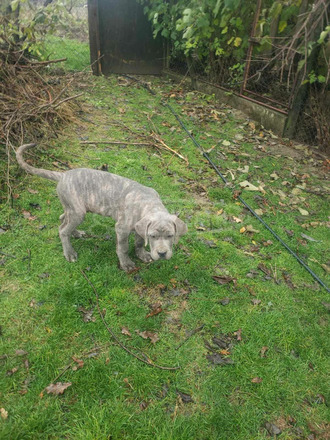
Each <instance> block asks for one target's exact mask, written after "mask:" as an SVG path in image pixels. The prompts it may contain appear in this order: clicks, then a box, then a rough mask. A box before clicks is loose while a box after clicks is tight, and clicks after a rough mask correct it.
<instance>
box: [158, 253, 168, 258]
mask: <svg viewBox="0 0 330 440" xmlns="http://www.w3.org/2000/svg"><path fill="white" fill-rule="evenodd" d="M158 255H159V258H165V257H166V252H158Z"/></svg>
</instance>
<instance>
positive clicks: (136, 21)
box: [88, 0, 163, 75]
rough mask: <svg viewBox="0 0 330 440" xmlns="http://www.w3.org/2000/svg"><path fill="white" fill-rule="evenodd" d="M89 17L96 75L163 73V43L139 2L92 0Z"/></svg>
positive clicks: (89, 5) (92, 56)
mask: <svg viewBox="0 0 330 440" xmlns="http://www.w3.org/2000/svg"><path fill="white" fill-rule="evenodd" d="M88 16H89V32H90V46H91V59H92V62H93V63H94V66H93V71H94V73H101V72H102V73H103V74H105V75H106V74H109V73H135V74H160V73H161V71H162V68H163V44H162V40H161V38H160V37H159V38H156V39H154V38H153V35H152V29H151V24H150V23H149V21H148V19H147V17H146V16H145V15H144V13H143V6H142V5H140V4H138V3H137V2H136V0H89V1H88ZM97 60H99V61H97Z"/></svg>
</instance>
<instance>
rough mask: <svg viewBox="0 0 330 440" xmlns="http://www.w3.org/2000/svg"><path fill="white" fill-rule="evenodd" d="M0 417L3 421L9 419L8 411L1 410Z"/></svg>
mask: <svg viewBox="0 0 330 440" xmlns="http://www.w3.org/2000/svg"><path fill="white" fill-rule="evenodd" d="M0 415H1V418H2V419H3V420H6V419H7V418H8V411H6V410H5V408H0Z"/></svg>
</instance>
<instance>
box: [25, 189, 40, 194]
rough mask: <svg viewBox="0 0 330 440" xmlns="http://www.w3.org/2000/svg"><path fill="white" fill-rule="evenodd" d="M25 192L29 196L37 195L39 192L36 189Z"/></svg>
mask: <svg viewBox="0 0 330 440" xmlns="http://www.w3.org/2000/svg"><path fill="white" fill-rule="evenodd" d="M27 190H28V192H29V193H30V194H38V193H39V191H37V190H36V189H31V188H28V189H27Z"/></svg>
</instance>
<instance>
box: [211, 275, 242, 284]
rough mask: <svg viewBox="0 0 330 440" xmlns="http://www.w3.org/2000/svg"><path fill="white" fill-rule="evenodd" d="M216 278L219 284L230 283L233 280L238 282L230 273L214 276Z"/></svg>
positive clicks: (234, 282)
mask: <svg viewBox="0 0 330 440" xmlns="http://www.w3.org/2000/svg"><path fill="white" fill-rule="evenodd" d="M212 278H213V279H214V281H216V282H217V283H218V284H221V285H224V284H228V283H230V282H232V283H233V284H236V281H237V280H236V278H233V277H230V276H228V275H222V276H220V275H214V276H213V277H212Z"/></svg>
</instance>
